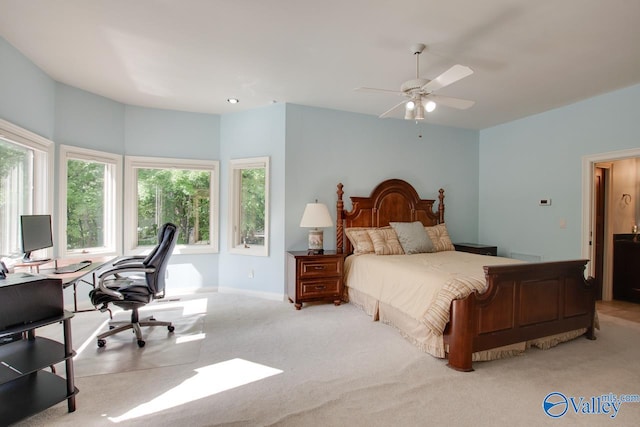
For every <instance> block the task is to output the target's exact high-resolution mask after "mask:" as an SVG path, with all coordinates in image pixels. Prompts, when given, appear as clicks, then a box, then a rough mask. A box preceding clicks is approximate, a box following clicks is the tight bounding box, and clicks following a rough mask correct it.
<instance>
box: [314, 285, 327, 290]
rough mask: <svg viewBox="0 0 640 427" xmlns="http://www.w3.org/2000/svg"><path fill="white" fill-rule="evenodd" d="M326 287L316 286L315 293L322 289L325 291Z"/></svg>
mask: <svg viewBox="0 0 640 427" xmlns="http://www.w3.org/2000/svg"><path fill="white" fill-rule="evenodd" d="M326 288H327V287H326V286H325V285H318V286H316V291H321V290H322V289H326Z"/></svg>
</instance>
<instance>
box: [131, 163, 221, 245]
mask: <svg viewBox="0 0 640 427" xmlns="http://www.w3.org/2000/svg"><path fill="white" fill-rule="evenodd" d="M136 169H190V170H205V171H209V172H210V173H211V180H210V188H209V200H210V204H209V206H210V210H209V227H210V228H209V244H208V245H188V244H186V245H185V244H177V245H176V246H175V248H174V250H173V253H175V254H204V253H218V251H219V246H218V242H219V240H220V237H219V224H218V222H219V219H220V195H219V193H220V192H219V187H220V162H219V161H218V160H193V159H176V158H168V157H147V156H125V157H124V188H125V190H124V200H125V211H124V222H125V229H124V242H125V248H124V249H125V253H126V254H131V255H135V254H142V253H144V252H145V251H148V250H149V248H150V247H149V246H137V240H138V239H137V236H138V232H137V227H138V191H137V187H138V179H137V177H138V174H137V172H136Z"/></svg>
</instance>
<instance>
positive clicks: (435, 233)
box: [425, 223, 456, 252]
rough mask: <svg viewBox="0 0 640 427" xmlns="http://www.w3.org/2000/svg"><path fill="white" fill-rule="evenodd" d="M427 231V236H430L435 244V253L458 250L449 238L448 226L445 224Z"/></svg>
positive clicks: (429, 228)
mask: <svg viewBox="0 0 640 427" xmlns="http://www.w3.org/2000/svg"><path fill="white" fill-rule="evenodd" d="M425 230H427V234H428V235H429V238H430V239H431V242H433V247H434V248H435V252H443V251H455V250H456V248H455V247H454V246H453V243H451V237H449V232H448V231H447V226H446V225H445V224H444V223H442V224H438V225H435V226H433V227H425Z"/></svg>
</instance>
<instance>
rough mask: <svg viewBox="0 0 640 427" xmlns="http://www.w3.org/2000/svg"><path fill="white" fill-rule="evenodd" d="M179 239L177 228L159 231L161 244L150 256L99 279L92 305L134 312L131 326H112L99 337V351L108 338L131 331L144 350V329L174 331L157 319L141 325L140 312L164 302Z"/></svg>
mask: <svg viewBox="0 0 640 427" xmlns="http://www.w3.org/2000/svg"><path fill="white" fill-rule="evenodd" d="M177 239H178V230H177V227H176V226H175V225H174V224H171V223H167V224H164V225H163V226H162V227H160V230H159V231H158V244H157V245H156V247H155V248H153V250H152V251H151V253H150V254H149V255H147V256H146V257H143V256H131V257H125V258H121V259H119V260H118V261H117V262H115V263H114V264H113V265H112V266H111V267H110V268H109V269H108V270H105V271H103V272H101V273H100V274H99V275H98V279H99V281H98V287H97V288H96V289H93V290H92V291H91V292H89V296H90V297H91V303H92V304H93V305H94V306H96V307H97V306H98V305H101V304H102V307H101V308H100V310H101V311H106V310H109V308H108V306H109V303H113V304H115V305H117V306H118V307H121V308H123V309H125V310H131V322H127V323H125V324H123V325H121V326H117V327H116V326H114V324H110V326H109V328H110V329H109V331H107V332H104V333H102V334H100V335H98V337H97V339H98V347H104V346H105V345H106V341H105V338H106V337H108V336H111V335H114V334H117V333H119V332H121V331H124V330H127V329H133V331H134V333H135V334H136V338H137V340H138V346H139V347H144V345H145V342H144V340H143V339H142V331H141V329H140V327H141V326H166V327H167V329H168V330H169V332H173V331H174V326H173V325H172V324H171V322H161V321H158V320H156V319H154V318H153V317H151V318H149V319H145V320H142V321H140V320H139V315H138V309H139V308H140V307H143V306H145V305H147V304H149V303H150V302H151V301H153V300H154V299H160V298H164V287H165V283H164V278H165V273H166V270H167V264H168V262H169V258H170V257H171V252H172V251H173V248H174V246H175V245H176V240H177ZM136 273H138V274H136ZM141 273H143V274H141Z"/></svg>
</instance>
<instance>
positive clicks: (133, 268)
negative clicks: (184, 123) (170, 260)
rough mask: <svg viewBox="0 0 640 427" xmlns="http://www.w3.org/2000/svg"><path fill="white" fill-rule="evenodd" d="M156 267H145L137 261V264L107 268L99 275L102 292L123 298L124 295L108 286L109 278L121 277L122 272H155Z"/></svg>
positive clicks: (99, 285)
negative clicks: (106, 282)
mask: <svg viewBox="0 0 640 427" xmlns="http://www.w3.org/2000/svg"><path fill="white" fill-rule="evenodd" d="M155 270H156V269H155V268H153V267H145V266H144V265H143V264H140V263H135V264H123V265H121V266H119V267H115V268H110V269H109V270H105V271H103V272H102V273H100V274H99V275H98V279H99V280H98V287H99V288H100V290H101V291H102V292H104V293H105V294H107V295H111V296H112V297H114V298H118V299H119V300H123V299H124V296H123V295H122V294H121V293H120V292H118V291H116V290H114V289H110V288H108V287H107V285H106V284H105V281H106V280H107V278H109V277H111V276H114V277H115V278H116V279H118V278H121V276H120V273H145V274H146V273H153V272H154V271H155Z"/></svg>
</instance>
